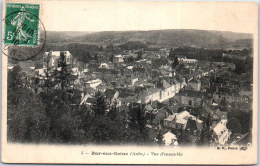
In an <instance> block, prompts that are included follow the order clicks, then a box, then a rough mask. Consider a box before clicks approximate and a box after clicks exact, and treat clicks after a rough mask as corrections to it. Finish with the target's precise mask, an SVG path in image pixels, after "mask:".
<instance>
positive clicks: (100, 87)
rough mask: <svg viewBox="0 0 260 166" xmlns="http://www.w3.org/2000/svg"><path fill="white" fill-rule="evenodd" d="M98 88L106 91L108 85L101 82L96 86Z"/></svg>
mask: <svg viewBox="0 0 260 166" xmlns="http://www.w3.org/2000/svg"><path fill="white" fill-rule="evenodd" d="M96 90H97V91H100V92H103V93H104V92H105V91H106V90H107V86H106V85H105V84H104V83H101V84H99V85H98V86H97V87H96Z"/></svg>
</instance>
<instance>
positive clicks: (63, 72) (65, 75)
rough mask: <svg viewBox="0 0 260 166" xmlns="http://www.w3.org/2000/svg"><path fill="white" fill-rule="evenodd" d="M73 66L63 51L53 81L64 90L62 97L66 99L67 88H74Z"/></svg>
mask: <svg viewBox="0 0 260 166" xmlns="http://www.w3.org/2000/svg"><path fill="white" fill-rule="evenodd" d="M71 73H72V71H71V66H70V65H68V64H67V62H66V57H65V55H64V53H63V52H62V53H61V55H60V61H59V62H58V67H57V68H55V70H54V72H53V76H52V77H53V82H54V85H56V87H60V89H61V91H62V99H63V100H64V99H65V95H66V92H67V90H69V89H72V87H73V84H74V80H75V78H74V77H73V75H72V74H71Z"/></svg>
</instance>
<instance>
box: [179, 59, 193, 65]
mask: <svg viewBox="0 0 260 166" xmlns="http://www.w3.org/2000/svg"><path fill="white" fill-rule="evenodd" d="M179 63H180V64H186V65H191V64H193V65H197V64H198V60H197V59H186V58H180V60H179Z"/></svg>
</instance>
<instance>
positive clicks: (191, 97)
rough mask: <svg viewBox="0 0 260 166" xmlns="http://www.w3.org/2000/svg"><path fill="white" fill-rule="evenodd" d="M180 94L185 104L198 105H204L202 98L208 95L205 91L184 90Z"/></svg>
mask: <svg viewBox="0 0 260 166" xmlns="http://www.w3.org/2000/svg"><path fill="white" fill-rule="evenodd" d="M178 96H179V97H180V102H181V103H182V104H183V105H187V106H193V107H197V106H200V105H202V99H203V98H204V97H205V96H206V94H205V93H204V92H198V91H191V90H183V91H181V92H180V93H179V94H178Z"/></svg>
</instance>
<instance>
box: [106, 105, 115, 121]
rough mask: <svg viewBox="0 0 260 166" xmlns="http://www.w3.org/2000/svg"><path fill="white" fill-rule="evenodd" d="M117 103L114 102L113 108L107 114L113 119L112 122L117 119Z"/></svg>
mask: <svg viewBox="0 0 260 166" xmlns="http://www.w3.org/2000/svg"><path fill="white" fill-rule="evenodd" d="M116 106H117V102H116V101H114V102H113V103H112V106H111V107H110V109H109V112H108V113H107V116H108V117H109V118H110V119H111V120H115V119H116V118H117V107H116Z"/></svg>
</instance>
